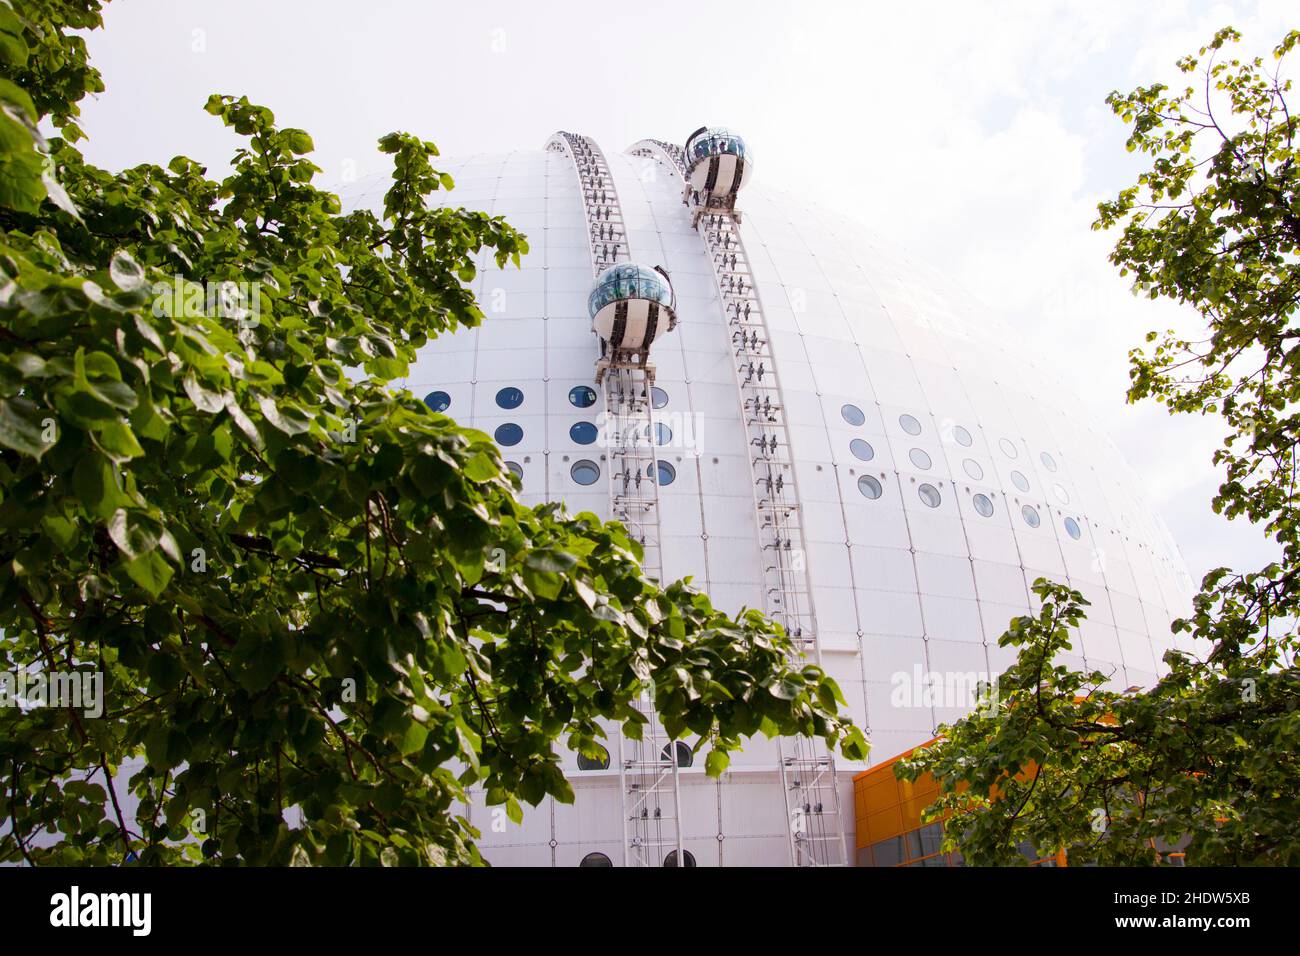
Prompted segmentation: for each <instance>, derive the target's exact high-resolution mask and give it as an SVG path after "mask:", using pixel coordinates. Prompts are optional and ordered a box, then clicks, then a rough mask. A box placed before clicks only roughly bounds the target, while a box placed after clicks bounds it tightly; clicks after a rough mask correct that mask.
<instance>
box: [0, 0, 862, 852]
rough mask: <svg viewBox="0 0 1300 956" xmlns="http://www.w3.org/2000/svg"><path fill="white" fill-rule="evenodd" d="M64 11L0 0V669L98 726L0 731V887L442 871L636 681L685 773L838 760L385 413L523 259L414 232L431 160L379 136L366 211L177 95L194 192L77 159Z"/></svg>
mask: <svg viewBox="0 0 1300 956" xmlns="http://www.w3.org/2000/svg"><path fill="white" fill-rule="evenodd" d="M99 8H100V4H99V3H96V2H93V0H83V2H68V3H56V2H24V3H21V4H19V5H18V7H17V8H16V9H15V8H11V7H10V6H9V5H8V4H4V3H0V57H2V58H3V69H2V70H0V77H2V78H0V100H3V103H4V109H5V119H6V120H7V122H8V125H7V126H5V135H4V136H3V137H0V170H2V173H0V226H2V227H3V234H2V235H0V273H2V274H0V346H2V348H0V528H2V529H3V544H2V545H0V627H2V628H3V632H4V633H3V636H2V637H0V670H4V669H8V670H11V671H12V670H15V669H25V668H26V669H30V668H41V669H44V670H46V671H49V672H52V671H58V670H65V671H66V670H74V669H90V670H94V671H98V672H101V673H102V674H103V675H104V681H105V690H104V695H105V699H106V704H107V707H106V711H105V713H104V715H103V716H102V717H100V718H98V719H92V718H90V717H87V716H85V715H83V714H82V713H80V712H79V711H78V710H77V709H76V708H73V707H66V708H65V707H58V708H55V707H45V708H33V709H30V710H27V711H23V710H20V709H17V708H12V707H8V708H0V774H2V775H3V780H4V791H3V798H2V802H0V818H2V819H4V820H5V821H6V824H5V825H4V826H3V829H0V834H2V836H0V860H17V859H20V858H22V859H26V860H27V861H28V862H31V863H56V864H81V863H90V864H104V863H111V862H119V861H122V860H124V859H138V860H140V861H142V862H143V863H146V864H151V863H185V862H202V861H211V862H214V863H232V862H242V863H253V864H268V863H270V864H284V863H295V864H310V863H325V864H343V863H357V864H372V863H381V864H397V863H400V864H429V863H434V864H438V863H478V862H481V860H480V857H479V855H478V852H477V850H476V849H475V847H474V843H473V839H474V837H475V835H476V834H475V832H474V831H473V829H472V828H471V827H470V826H469V824H468V823H467V822H466V821H465V820H464V819H463V818H461V817H460V816H459V815H457V813H456V809H455V808H456V804H457V803H458V802H460V801H463V800H464V799H465V798H466V790H467V788H468V787H469V786H472V785H482V786H483V787H485V788H486V789H487V791H488V797H489V802H490V803H493V804H496V805H504V806H505V807H506V808H507V809H508V812H509V813H510V815H511V817H512V818H514V819H516V820H518V819H519V818H520V814H521V812H522V811H521V803H520V802H521V801H526V802H529V803H533V804H536V803H538V802H539V801H541V800H542V799H543V798H544V797H546V796H553V797H555V798H557V799H560V800H571V799H572V796H573V795H572V792H571V790H570V787H569V784H568V783H567V782H566V781H565V779H564V777H563V775H562V773H561V772H560V769H559V762H558V758H557V756H556V755H555V753H554V747H555V745H556V744H557V742H560V741H563V742H564V743H566V744H568V745H570V746H572V747H575V748H577V749H579V750H585V751H587V752H591V751H593V750H594V749H595V748H596V747H597V741H598V739H599V738H601V737H602V736H604V734H605V732H606V728H607V727H610V726H621V728H622V730H623V731H624V732H626V733H628V734H629V735H631V736H639V734H640V728H641V724H642V722H643V720H644V718H643V717H642V716H641V715H640V713H639V711H638V710H636V709H635V708H634V707H633V703H634V702H635V700H636V699H637V698H638V696H639V695H640V694H641V693H642V691H643V690H644V689H645V688H647V687H652V689H653V692H654V695H655V699H656V706H657V709H658V711H659V713H660V714H661V716H662V718H663V720H664V722H665V725H666V728H667V729H668V731H669V733H670V734H674V735H679V736H684V735H687V734H696V735H699V737H700V745H699V746H701V747H703V746H704V745H705V744H709V745H710V746H711V747H712V748H713V750H712V752H711V753H710V755H709V759H708V761H707V764H708V767H709V768H710V771H711V772H713V773H718V772H721V770H722V769H723V768H724V767H725V765H726V759H725V755H726V752H727V751H728V750H730V749H734V748H735V747H737V746H739V744H740V741H741V739H742V738H743V737H745V736H748V735H752V734H755V733H759V732H762V733H767V734H776V733H783V734H811V735H819V736H822V737H824V738H825V739H827V740H828V741H829V742H830V743H831V744H832V745H834V744H835V743H839V744H840V746H841V748H842V750H843V752H844V753H845V754H847V755H849V756H851V757H861V756H862V755H863V754H864V751H865V742H864V741H863V739H862V736H861V733H860V732H859V731H858V730H857V729H856V728H853V727H852V726H851V725H850V724H848V723H847V722H845V721H843V720H841V719H840V718H839V717H838V715H837V703H839V702H840V701H841V698H840V694H839V691H838V689H837V688H836V686H835V684H834V683H833V682H832V681H831V680H830V679H829V678H828V677H827V676H826V675H825V674H824V673H823V672H822V671H821V670H820V669H819V668H817V667H814V666H811V665H809V666H802V665H800V664H797V663H792V662H791V658H790V654H791V645H790V643H789V641H788V640H787V639H786V637H785V635H784V634H783V633H782V632H781V631H780V629H779V627H778V626H777V625H775V624H773V623H771V622H770V621H767V620H766V619H764V618H763V617H762V616H761V615H760V614H758V613H757V612H755V611H747V612H745V613H743V614H741V615H740V616H738V617H734V618H733V617H729V616H727V615H725V614H723V613H721V612H719V611H718V610H716V609H715V608H713V607H712V605H711V604H710V602H709V600H708V598H707V597H706V596H705V595H703V594H701V593H699V592H698V591H696V590H695V589H693V588H692V587H691V586H690V585H689V583H688V582H677V583H674V584H670V585H667V586H660V585H659V584H657V583H655V582H653V581H651V580H648V579H647V578H646V577H645V576H644V575H643V574H642V572H641V569H640V564H639V559H640V557H641V554H640V548H639V546H638V545H637V544H636V543H635V542H633V541H632V540H630V539H629V537H628V535H627V533H626V531H625V530H624V529H623V528H622V527H621V526H620V525H618V524H616V523H610V522H602V521H601V520H600V519H598V518H597V517H596V516H594V515H591V514H586V513H584V514H578V515H572V516H570V515H567V514H566V513H564V511H563V510H562V509H561V508H560V507H559V506H556V505H544V506H539V507H536V508H526V507H523V506H522V505H520V504H519V503H518V502H517V501H516V500H515V497H514V492H515V491H517V490H518V484H517V481H516V479H514V478H513V476H511V475H510V474H509V472H508V471H506V470H505V469H504V468H503V466H502V462H501V459H500V457H499V455H498V453H497V450H496V447H495V446H494V444H493V443H492V442H491V441H490V440H489V439H488V438H487V436H485V435H483V434H481V433H479V432H477V431H473V430H469V429H464V428H460V427H459V426H457V425H456V423H455V422H454V421H452V420H451V419H449V418H448V417H446V416H445V415H441V414H437V413H434V412H432V411H430V410H429V409H428V408H427V407H426V406H425V405H424V403H422V402H421V401H419V400H418V399H416V398H415V397H414V396H412V395H411V394H410V393H409V392H406V391H398V390H395V389H393V388H392V387H391V385H390V383H391V382H392V381H393V379H395V378H398V377H400V376H403V375H404V374H406V371H407V368H408V363H409V362H410V361H411V360H412V359H413V357H414V354H415V351H416V349H418V348H419V347H420V346H421V345H422V344H424V343H425V342H426V341H427V340H428V339H429V338H431V337H433V336H435V335H437V334H440V333H442V332H446V331H450V330H453V329H456V328H464V327H470V326H474V325H477V324H478V323H479V322H480V321H481V320H482V317H483V316H482V313H481V312H480V311H479V309H478V307H477V306H476V305H475V303H474V301H473V298H472V296H471V294H470V293H469V292H468V291H467V289H466V286H465V284H464V283H466V282H468V281H469V280H471V279H472V278H473V277H474V274H475V264H474V263H475V256H476V254H477V253H478V252H479V251H480V250H482V249H490V250H493V251H494V256H495V262H496V264H497V266H498V267H504V266H506V265H508V264H509V263H511V262H513V263H514V264H516V265H517V264H518V262H519V259H520V256H521V255H522V254H523V253H525V252H526V251H527V248H528V247H527V242H526V240H525V238H524V237H523V236H522V235H520V234H519V233H517V232H516V231H515V230H513V229H512V228H510V226H509V225H507V224H506V223H505V222H503V221H502V220H501V219H499V218H492V217H489V216H487V215H484V214H481V213H473V212H467V211H464V210H456V209H446V208H441V209H435V210H430V209H428V208H426V197H427V196H428V195H429V194H430V193H431V192H433V191H435V190H438V189H449V188H451V187H452V185H453V183H452V181H451V179H450V177H448V176H446V175H445V174H441V173H439V172H437V171H436V170H435V169H434V167H433V166H432V164H431V159H432V158H433V157H435V156H436V155H437V150H436V148H435V147H434V146H433V144H432V143H429V142H427V141H424V140H421V139H419V138H417V137H415V136H411V135H408V134H397V133H395V134H392V135H389V136H387V137H385V138H384V139H383V140H382V141H381V148H382V149H383V150H384V152H386V153H388V154H390V155H391V156H392V157H393V163H394V172H393V180H392V186H391V188H390V189H389V191H388V193H387V195H386V196H385V200H384V211H383V214H382V216H375V215H374V214H372V213H370V212H366V211H359V212H351V213H348V214H346V215H345V214H342V213H341V212H340V204H339V200H338V199H337V197H335V196H334V195H332V194H330V193H328V192H325V191H322V190H320V189H317V188H316V187H315V186H314V185H313V183H312V180H313V177H314V176H315V174H316V173H317V172H318V170H317V168H316V167H315V166H314V165H313V164H312V163H311V161H310V160H309V159H308V158H307V155H308V154H309V153H310V152H311V149H312V142H311V139H310V137H309V136H308V135H307V133H305V132H304V131H302V130H297V129H281V128H279V127H277V126H276V125H275V121H274V117H273V115H272V113H271V111H270V110H268V109H266V108H265V107H262V106H258V105H255V104H252V103H250V102H249V101H248V100H247V99H246V98H242V97H240V98H236V97H232V96H213V97H212V98H211V99H210V100H209V101H208V103H207V110H208V112H210V113H212V114H213V115H214V116H215V117H217V118H218V119H220V120H221V121H222V122H223V123H224V124H225V125H226V126H228V127H230V128H231V129H232V130H233V131H234V133H236V134H238V135H239V136H240V137H242V145H241V147H240V148H239V149H238V151H237V152H236V153H235V157H234V164H233V170H232V172H231V174H230V175H229V176H228V177H227V178H225V179H224V180H222V181H220V182H214V181H212V180H209V179H207V178H206V176H205V171H204V170H203V169H202V168H201V167H199V166H198V165H197V164H195V163H194V162H192V161H191V160H188V159H185V158H183V157H177V158H176V159H173V160H172V161H171V162H170V163H168V164H167V166H166V167H159V166H153V165H145V166H139V167H136V168H134V169H130V170H126V171H124V172H121V173H116V174H114V173H109V172H107V171H105V170H101V169H97V168H94V167H93V166H90V165H89V164H87V163H86V162H85V161H84V159H83V157H82V156H81V154H80V153H79V152H78V151H77V150H76V149H75V148H74V146H73V145H72V144H73V141H74V140H75V139H76V138H77V136H78V135H79V130H77V129H76V127H75V117H76V115H77V108H76V103H77V100H78V99H80V97H81V95H82V94H83V93H84V92H85V91H88V90H96V89H99V88H101V83H100V81H99V78H98V75H97V74H96V73H95V72H94V71H93V70H92V69H90V68H89V66H88V65H87V64H86V60H85V48H84V44H83V43H82V42H81V40H80V39H78V38H76V37H73V36H69V35H68V34H67V32H66V31H67V29H69V28H80V27H93V26H97V25H98V24H99ZM41 117H47V118H48V119H49V121H50V122H52V123H54V125H55V126H56V128H59V129H61V130H62V131H63V133H64V135H63V136H61V137H59V138H56V139H52V140H51V141H50V142H49V143H46V142H45V141H44V140H43V139H42V138H41V137H40V136H39V135H38V133H37V132H36V128H35V125H34V124H35V122H36V121H38V120H39V119H40V118H41ZM19 132H21V133H22V135H21V136H20V135H18V133H19ZM33 157H35V159H33ZM187 283H188V284H187ZM199 283H201V284H202V285H196V284H199ZM213 293H215V294H213ZM131 758H140V760H141V763H142V769H140V770H139V771H138V772H136V773H135V774H134V775H133V776H132V777H131V779H130V784H129V786H130V788H131V789H132V791H133V792H134V793H135V795H136V796H137V797H138V800H139V810H138V813H137V814H136V815H135V816H134V818H133V819H128V818H127V815H126V814H124V812H123V811H122V809H121V804H122V801H121V799H120V798H119V794H118V793H117V790H116V784H115V781H116V780H117V778H118V777H119V776H120V768H122V767H123V764H124V762H125V761H127V760H129V759H131ZM290 808H297V809H298V811H300V817H299V815H295V814H289V813H288V812H287V811H289V810H290ZM298 819H300V820H301V823H300V824H299V823H297V822H296V821H297V820H298ZM286 820H294V821H295V823H294V825H290V824H289V823H287V822H286ZM38 835H39V836H40V839H35V837H37V836H38Z"/></svg>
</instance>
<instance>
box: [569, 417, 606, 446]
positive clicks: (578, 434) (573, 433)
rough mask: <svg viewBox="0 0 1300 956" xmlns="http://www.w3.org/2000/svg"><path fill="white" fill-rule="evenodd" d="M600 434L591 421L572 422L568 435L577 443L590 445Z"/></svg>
mask: <svg viewBox="0 0 1300 956" xmlns="http://www.w3.org/2000/svg"><path fill="white" fill-rule="evenodd" d="M598 434H600V433H599V432H598V431H596V426H595V425H593V424H592V423H591V422H574V423H573V425H572V426H570V428H569V437H570V438H572V439H573V440H574V441H575V442H577V443H578V444H579V445H590V444H591V443H592V442H594V441H595V440H596V436H597V435H598Z"/></svg>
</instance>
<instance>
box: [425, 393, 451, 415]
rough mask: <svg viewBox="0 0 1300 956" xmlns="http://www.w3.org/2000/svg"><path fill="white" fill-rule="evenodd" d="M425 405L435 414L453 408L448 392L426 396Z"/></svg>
mask: <svg viewBox="0 0 1300 956" xmlns="http://www.w3.org/2000/svg"><path fill="white" fill-rule="evenodd" d="M424 404H426V405H428V406H429V407H430V408H431V409H433V410H434V411H435V412H445V411H446V410H447V409H449V408H451V396H450V395H448V394H447V393H446V392H430V393H429V394H428V395H426V396H424Z"/></svg>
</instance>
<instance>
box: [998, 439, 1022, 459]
mask: <svg viewBox="0 0 1300 956" xmlns="http://www.w3.org/2000/svg"><path fill="white" fill-rule="evenodd" d="M998 447H999V448H1001V449H1002V454H1004V455H1006V456H1007V457H1008V458H1015V457H1016V455H1017V454H1019V452H1017V451H1016V446H1015V443H1014V442H1012V441H1011V439H1010V438H999V439H998Z"/></svg>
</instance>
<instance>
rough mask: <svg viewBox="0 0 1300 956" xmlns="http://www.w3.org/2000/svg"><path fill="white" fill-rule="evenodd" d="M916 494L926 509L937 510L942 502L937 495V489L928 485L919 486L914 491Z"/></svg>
mask: <svg viewBox="0 0 1300 956" xmlns="http://www.w3.org/2000/svg"><path fill="white" fill-rule="evenodd" d="M916 494H917V496H918V497H920V499H921V501H923V502H924V503H925V506H926V507H927V508H937V507H939V502H940V501H942V500H943V499H942V497H940V495H939V489H938V488H936V487H935V486H934V485H930V484H925V485H921V487H919V488H917V489H916Z"/></svg>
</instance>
